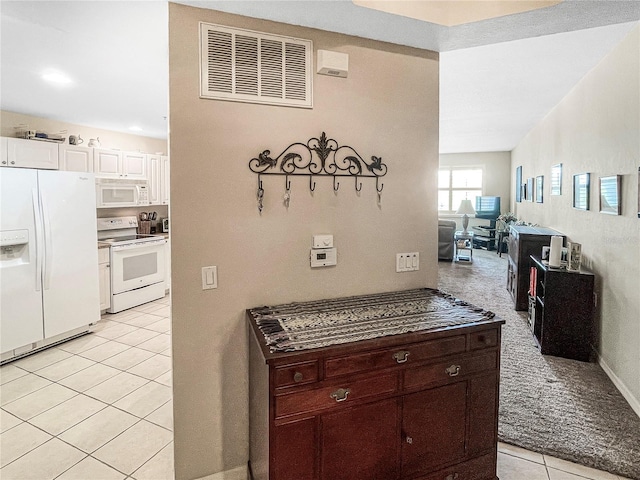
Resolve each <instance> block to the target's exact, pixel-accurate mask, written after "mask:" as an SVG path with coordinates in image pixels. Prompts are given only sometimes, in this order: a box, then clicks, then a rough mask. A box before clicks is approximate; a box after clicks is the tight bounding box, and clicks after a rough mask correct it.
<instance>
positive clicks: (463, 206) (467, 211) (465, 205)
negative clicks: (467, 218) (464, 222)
mask: <svg viewBox="0 0 640 480" xmlns="http://www.w3.org/2000/svg"><path fill="white" fill-rule="evenodd" d="M456 213H457V214H458V215H475V214H476V210H475V208H473V205H471V200H469V199H466V198H465V199H464V200H462V202H460V206H459V207H458V210H457V211H456Z"/></svg>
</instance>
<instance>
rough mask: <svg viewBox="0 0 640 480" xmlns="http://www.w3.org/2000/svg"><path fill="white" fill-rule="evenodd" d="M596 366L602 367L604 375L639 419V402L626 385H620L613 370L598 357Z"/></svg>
mask: <svg viewBox="0 0 640 480" xmlns="http://www.w3.org/2000/svg"><path fill="white" fill-rule="evenodd" d="M598 364H599V365H600V366H601V367H602V369H603V370H604V373H606V374H607V376H608V377H609V378H610V379H611V381H612V382H613V384H614V385H615V386H616V388H617V389H618V390H619V391H620V393H621V394H622V396H623V397H624V398H625V400H626V401H627V402H629V405H631V408H632V409H633V411H634V412H636V415H638V417H640V401H639V400H638V399H637V398H635V397H634V396H633V394H632V393H631V392H630V391H629V389H628V388H627V387H626V385H625V384H624V383H622V380H620V379H619V378H618V376H617V375H616V374H615V373H613V370H611V368H609V365H607V362H605V361H604V360H603V359H602V357H601V356H600V355H598Z"/></svg>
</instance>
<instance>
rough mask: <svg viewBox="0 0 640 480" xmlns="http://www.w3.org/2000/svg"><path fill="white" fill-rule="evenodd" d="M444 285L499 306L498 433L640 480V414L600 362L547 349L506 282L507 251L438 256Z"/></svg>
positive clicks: (462, 296) (476, 300)
mask: <svg viewBox="0 0 640 480" xmlns="http://www.w3.org/2000/svg"><path fill="white" fill-rule="evenodd" d="M438 266H439V288H440V289H441V290H443V291H445V292H448V293H450V294H452V295H455V296H456V297H458V298H460V299H462V300H465V301H468V302H469V303H472V304H475V305H477V306H479V307H482V308H485V309H487V310H491V311H493V312H495V313H496V314H497V315H498V316H500V317H501V318H503V319H504V320H505V321H506V323H505V325H504V328H503V333H502V363H501V382H500V415H499V427H498V434H499V439H500V441H503V442H505V443H510V444H513V445H517V446H520V447H524V448H526V449H528V450H532V451H536V452H539V453H543V454H549V455H552V456H555V457H558V458H562V459H565V460H570V461H572V462H576V463H580V464H583V465H586V466H589V467H593V468H597V469H599V470H605V471H608V472H611V473H614V474H617V475H622V476H624V477H628V478H632V479H634V480H640V418H639V417H638V416H637V415H636V414H635V412H634V411H633V410H632V409H631V407H630V406H629V404H628V403H627V402H626V400H625V399H624V397H623V396H622V395H621V394H620V392H618V390H617V389H616V388H615V386H614V385H613V383H612V382H611V380H610V379H609V378H608V377H607V375H606V374H605V373H604V371H603V370H602V368H601V367H600V366H599V365H597V364H595V363H585V362H578V361H575V360H567V359H563V358H558V357H551V356H543V355H541V354H540V352H539V351H538V350H537V348H536V347H535V344H534V342H533V339H532V336H531V333H530V331H529V329H528V326H527V321H526V312H516V311H515V310H514V309H513V303H512V302H511V297H510V296H509V293H508V292H507V290H506V275H507V259H506V255H505V254H503V255H502V258H499V257H498V255H497V254H496V252H495V251H493V252H488V251H486V250H474V251H473V263H455V262H438Z"/></svg>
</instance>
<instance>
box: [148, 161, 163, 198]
mask: <svg viewBox="0 0 640 480" xmlns="http://www.w3.org/2000/svg"><path fill="white" fill-rule="evenodd" d="M160 169H161V163H160V155H148V156H147V171H148V173H149V204H150V205H160V204H161V203H162V202H161V197H160V190H161V174H160Z"/></svg>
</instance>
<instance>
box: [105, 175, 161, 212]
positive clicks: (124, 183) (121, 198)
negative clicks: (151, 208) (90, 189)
mask: <svg viewBox="0 0 640 480" xmlns="http://www.w3.org/2000/svg"><path fill="white" fill-rule="evenodd" d="M143 205H149V184H148V182H147V181H146V180H125V179H119V178H96V207H98V208H109V207H138V206H143Z"/></svg>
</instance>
